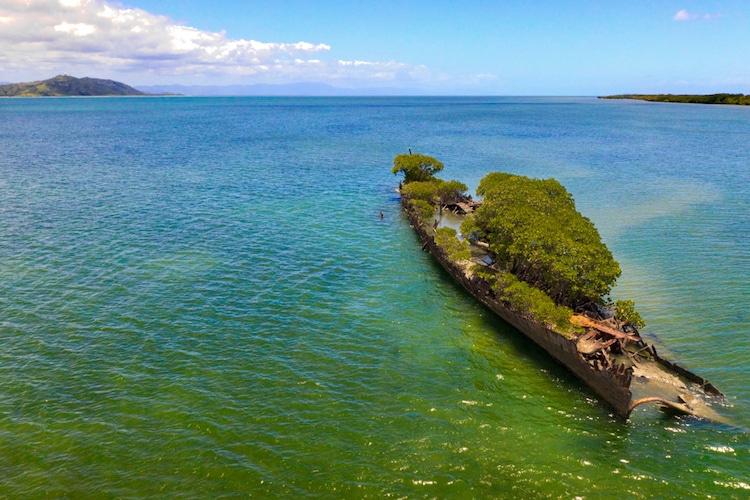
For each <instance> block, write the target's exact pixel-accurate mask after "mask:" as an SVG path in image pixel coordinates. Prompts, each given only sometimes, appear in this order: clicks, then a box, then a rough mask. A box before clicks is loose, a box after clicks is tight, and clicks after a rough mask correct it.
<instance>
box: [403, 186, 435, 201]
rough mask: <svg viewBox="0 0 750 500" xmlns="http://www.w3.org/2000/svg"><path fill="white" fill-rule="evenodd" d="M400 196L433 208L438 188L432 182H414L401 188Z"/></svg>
mask: <svg viewBox="0 0 750 500" xmlns="http://www.w3.org/2000/svg"><path fill="white" fill-rule="evenodd" d="M401 196H403V197H405V198H406V199H408V200H423V201H426V202H427V203H429V204H430V205H432V206H435V204H436V203H437V201H438V187H437V184H436V183H435V182H433V181H415V182H411V183H409V184H407V185H405V186H403V187H402V188H401Z"/></svg>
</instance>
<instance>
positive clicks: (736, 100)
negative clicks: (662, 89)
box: [599, 94, 750, 106]
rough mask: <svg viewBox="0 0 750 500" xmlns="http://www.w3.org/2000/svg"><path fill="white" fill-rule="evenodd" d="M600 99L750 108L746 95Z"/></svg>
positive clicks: (644, 95)
mask: <svg viewBox="0 0 750 500" xmlns="http://www.w3.org/2000/svg"><path fill="white" fill-rule="evenodd" d="M599 99H637V100H640V101H654V102H684V103H693V104H734V105H740V106H750V95H744V94H708V95H690V94H619V95H609V96H601V97H599Z"/></svg>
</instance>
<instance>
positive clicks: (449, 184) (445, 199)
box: [435, 179, 469, 208]
mask: <svg viewBox="0 0 750 500" xmlns="http://www.w3.org/2000/svg"><path fill="white" fill-rule="evenodd" d="M435 184H436V187H437V198H438V203H439V205H440V207H441V208H442V207H443V206H444V205H447V204H448V203H456V202H458V201H461V200H463V199H465V198H466V190H467V189H469V188H468V187H466V184H464V183H463V182H459V181H455V180H451V181H444V180H442V179H436V180H435Z"/></svg>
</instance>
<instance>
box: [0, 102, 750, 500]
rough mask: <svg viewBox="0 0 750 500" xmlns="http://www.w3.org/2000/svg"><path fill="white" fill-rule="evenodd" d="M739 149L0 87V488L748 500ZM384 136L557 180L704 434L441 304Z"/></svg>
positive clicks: (743, 155) (511, 105)
mask: <svg viewBox="0 0 750 500" xmlns="http://www.w3.org/2000/svg"><path fill="white" fill-rule="evenodd" d="M748 137H750V109H749V108H743V107H729V106H725V107H722V106H702V105H682V104H659V103H643V102H635V101H601V100H597V99H593V98H189V97H185V98H161V97H159V98H137V99H117V98H114V99H110V98H91V99H89V98H77V99H25V100H21V99H3V100H0V346H1V347H0V497H7V498H47V497H49V498H64V497H70V498H81V497H97V498H98V497H101V498H112V497H117V498H234V497H248V496H249V497H254V498H461V499H464V498H605V497H614V496H618V497H625V498H748V497H750V431H748V429H749V428H750V383H748V380H750V368H749V367H750V341H749V340H748V336H749V335H750V313H749V312H748V310H749V309H750V189H749V188H750V141H749V140H748ZM409 149H411V150H412V151H414V152H420V153H423V154H430V155H433V156H436V157H437V158H439V159H441V160H442V161H443V162H444V163H445V164H446V168H445V170H444V172H443V174H442V177H444V178H456V179H459V180H461V181H463V182H465V183H467V184H468V185H469V186H470V187H471V188H472V190H473V189H474V188H476V185H477V184H478V182H479V180H480V179H481V178H482V177H483V176H484V175H485V174H486V173H488V172H491V171H496V170H502V171H508V172H513V173H516V174H522V175H528V176H533V177H555V178H557V179H558V180H560V181H561V182H562V183H563V184H564V185H565V186H566V187H567V188H568V190H569V191H570V192H571V193H572V194H573V195H574V197H575V199H576V202H577V205H578V208H579V210H580V211H581V212H583V213H584V214H585V215H586V216H588V217H589V218H590V219H592V220H593V221H594V223H595V224H596V226H597V227H598V228H599V230H600V232H601V234H602V236H603V239H604V240H605V242H606V243H607V244H608V246H609V247H610V249H611V250H612V251H613V253H614V255H615V258H617V259H618V260H619V261H620V263H621V265H622V268H623V275H622V277H621V278H620V280H619V282H618V283H619V284H618V286H617V288H616V289H615V290H614V293H613V295H614V297H615V298H632V299H634V300H635V301H636V304H637V307H638V310H639V311H640V312H641V314H642V315H643V316H644V318H645V320H646V323H647V328H646V329H645V331H644V335H647V336H649V338H650V339H651V340H653V341H655V342H657V345H658V346H659V348H660V352H662V353H666V354H667V355H668V356H669V357H671V358H672V359H675V360H677V361H678V362H680V363H681V364H683V365H685V366H687V367H688V368H690V369H692V370H693V371H695V372H697V373H699V374H700V375H702V376H704V377H706V378H708V379H709V380H711V381H712V382H713V383H714V384H715V385H716V386H717V387H718V388H719V389H721V390H722V391H723V392H724V393H726V395H727V400H726V403H725V404H722V405H720V406H719V407H718V408H717V409H718V410H719V411H720V412H721V413H722V414H723V415H724V416H726V417H727V419H728V420H729V421H730V422H731V423H730V424H715V423H709V422H703V421H699V420H695V419H691V418H682V417H671V416H667V415H664V414H662V413H661V412H659V411H658V410H656V409H654V408H647V407H639V408H638V409H636V411H635V412H634V413H633V415H632V416H631V418H630V419H629V420H627V421H623V420H621V419H619V418H617V417H615V416H614V415H613V414H612V411H611V410H610V409H609V408H608V407H607V406H605V405H604V404H603V403H602V402H600V401H599V400H598V399H597V398H596V396H595V395H594V394H592V393H591V392H590V391H589V390H587V389H586V388H585V387H583V386H582V384H581V383H580V382H578V381H577V380H576V379H575V378H574V377H572V376H571V375H570V374H568V373H567V372H566V370H565V369H564V368H562V367H561V366H559V365H558V364H556V363H555V362H554V361H553V360H551V359H550V358H549V357H548V356H547V355H546V354H544V353H543V352H542V351H540V349H539V348H537V347H536V346H535V345H534V344H533V343H531V342H529V341H527V340H526V339H525V338H523V337H522V336H521V335H520V334H519V333H518V332H516V331H515V330H513V329H512V328H510V327H509V326H508V325H506V324H505V323H503V322H502V321H501V320H499V319H497V318H495V317H494V316H493V315H492V314H491V313H490V312H489V311H488V310H486V309H484V308H483V307H482V306H480V305H479V304H477V303H476V302H475V301H474V300H473V299H472V298H471V297H470V296H469V295H468V294H466V293H464V292H463V291H462V290H461V289H460V288H459V287H458V286H456V285H455V284H454V283H453V282H452V281H451V280H450V278H449V277H448V276H447V275H445V274H444V273H443V272H442V271H441V270H440V268H439V267H438V266H437V265H436V264H435V263H434V262H433V261H432V260H431V257H430V255H429V254H426V253H423V252H421V251H420V244H419V240H418V239H417V237H416V236H415V235H414V234H413V232H412V230H411V229H410V227H409V224H408V222H407V221H406V219H405V218H404V217H403V216H402V215H401V214H400V212H399V203H398V197H397V195H396V193H395V192H394V189H395V188H396V186H397V184H398V179H397V178H396V177H394V176H393V175H392V174H391V173H390V167H391V165H392V160H393V157H394V156H395V155H397V154H400V153H406V152H408V150H409ZM380 212H383V214H384V215H385V217H384V218H383V219H381V218H380V216H379V214H380Z"/></svg>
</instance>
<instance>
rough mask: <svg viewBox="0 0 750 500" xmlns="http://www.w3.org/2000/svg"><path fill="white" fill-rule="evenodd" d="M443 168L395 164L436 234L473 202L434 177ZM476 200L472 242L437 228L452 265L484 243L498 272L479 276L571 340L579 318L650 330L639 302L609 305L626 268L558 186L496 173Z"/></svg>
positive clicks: (466, 231) (432, 162)
mask: <svg viewBox="0 0 750 500" xmlns="http://www.w3.org/2000/svg"><path fill="white" fill-rule="evenodd" d="M442 168H443V164H442V163H441V162H439V161H438V160H436V159H434V158H432V157H429V156H423V155H411V154H410V155H399V156H397V157H396V159H395V160H394V165H393V168H392V172H393V173H394V174H404V181H403V183H402V187H401V194H402V197H403V199H404V205H405V206H406V207H407V209H408V210H410V211H411V212H412V213H414V214H415V215H416V216H417V218H418V220H419V221H420V223H421V224H423V225H430V226H432V224H431V223H430V221H431V220H434V219H435V218H436V216H437V217H439V210H441V209H442V208H443V207H444V206H445V205H448V204H451V203H457V202H462V201H463V202H465V201H468V200H470V197H469V196H467V195H466V190H467V187H466V185H464V184H463V183H461V182H459V181H444V180H442V179H439V178H437V177H435V175H434V174H435V173H436V172H439V171H440V170H442ZM477 194H478V195H480V196H482V197H483V200H482V202H481V205H480V206H479V207H478V208H477V209H476V210H475V211H474V212H473V213H471V214H469V215H467V216H466V218H465V219H464V221H463V223H462V225H461V233H462V234H463V235H466V238H465V239H464V238H463V237H461V238H459V236H458V234H457V232H456V231H455V230H454V229H451V228H447V227H440V228H438V227H437V225H438V222H437V221H435V224H434V226H435V228H436V229H435V231H434V240H435V244H436V245H437V246H438V247H439V248H440V249H441V250H442V251H443V252H444V253H445V254H446V255H447V256H448V259H449V260H450V261H451V262H456V261H466V260H468V259H470V258H471V255H472V252H471V247H470V245H469V242H468V241H469V240H471V241H476V242H481V245H482V247H483V248H486V249H487V250H489V252H490V254H491V260H492V265H491V266H487V265H479V264H477V265H474V266H473V267H472V272H473V274H474V275H475V276H477V277H480V278H482V279H484V280H485V281H486V282H487V283H488V284H489V285H490V287H491V288H492V290H493V291H494V292H495V294H496V295H497V296H498V297H499V298H500V299H501V300H503V301H505V302H506V303H508V304H509V306H510V307H511V308H512V309H514V310H516V311H519V312H521V313H522V314H524V315H525V316H527V317H530V318H531V319H533V320H535V321H537V322H538V323H541V324H545V325H548V326H549V327H551V328H553V329H555V330H557V331H558V332H560V333H562V334H563V335H566V336H572V335H574V334H575V333H577V332H578V330H579V328H578V327H577V326H576V325H573V324H572V323H571V321H570V318H571V316H572V315H573V313H574V311H576V310H596V309H597V308H602V307H604V308H608V309H611V310H613V312H614V313H615V315H616V317H617V319H618V320H619V321H620V322H621V323H622V324H623V325H626V326H629V327H633V328H640V327H642V326H644V325H643V320H642V318H641V316H640V315H639V314H638V313H637V312H636V311H635V306H634V304H633V301H630V300H628V301H617V302H616V303H615V304H612V303H611V301H610V300H609V298H608V297H609V293H610V291H611V289H612V287H613V286H614V285H615V282H616V280H617V278H618V277H619V276H620V274H621V270H620V265H619V264H618V262H617V261H616V260H615V259H614V257H613V256H612V253H611V252H610V251H609V249H608V248H607V246H606V245H605V244H604V243H603V242H602V241H601V237H600V235H599V232H598V231H597V230H596V228H595V226H594V224H593V223H592V222H591V221H590V220H589V219H588V218H586V217H584V216H583V215H582V214H581V213H580V212H578V211H577V210H576V207H575V202H574V200H573V197H572V196H571V195H570V193H568V192H567V190H566V189H565V188H564V187H563V186H562V185H561V184H560V183H559V182H558V181H556V180H554V179H545V180H540V179H531V178H528V177H523V176H518V175H512V174H508V173H501V172H494V173H491V174H488V175H487V176H485V177H484V178H483V179H482V180H481V181H480V184H479V188H478V190H477Z"/></svg>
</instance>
